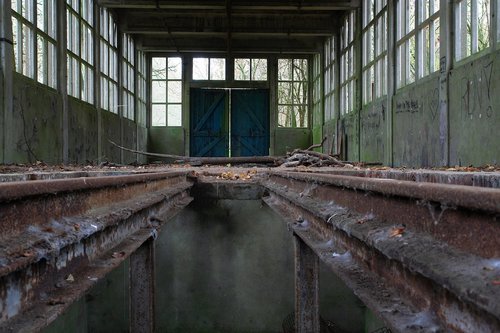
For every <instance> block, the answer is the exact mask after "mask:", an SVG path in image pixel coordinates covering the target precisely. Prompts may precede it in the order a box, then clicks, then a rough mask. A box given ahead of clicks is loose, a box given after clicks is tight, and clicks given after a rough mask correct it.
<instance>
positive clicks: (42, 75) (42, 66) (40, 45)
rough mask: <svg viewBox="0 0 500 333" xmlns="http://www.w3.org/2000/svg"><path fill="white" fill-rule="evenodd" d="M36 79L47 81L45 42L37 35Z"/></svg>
mask: <svg viewBox="0 0 500 333" xmlns="http://www.w3.org/2000/svg"><path fill="white" fill-rule="evenodd" d="M36 56H37V67H38V68H37V80H38V82H40V83H47V77H46V72H47V68H46V64H47V54H46V53H45V42H44V39H43V37H42V36H40V35H37V55H36Z"/></svg>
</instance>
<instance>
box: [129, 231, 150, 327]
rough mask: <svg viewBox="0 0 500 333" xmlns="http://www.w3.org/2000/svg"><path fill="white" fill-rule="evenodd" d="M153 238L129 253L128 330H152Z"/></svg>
mask: <svg viewBox="0 0 500 333" xmlns="http://www.w3.org/2000/svg"><path fill="white" fill-rule="evenodd" d="M154 263H155V255H154V240H153V238H149V239H148V240H147V241H146V242H144V244H142V245H141V247H139V248H138V249H137V250H136V251H135V252H134V253H132V254H131V255H130V268H129V274H130V293H129V297H130V332H132V333H150V332H154V323H155V320H154V290H155V279H154V275H155V269H154Z"/></svg>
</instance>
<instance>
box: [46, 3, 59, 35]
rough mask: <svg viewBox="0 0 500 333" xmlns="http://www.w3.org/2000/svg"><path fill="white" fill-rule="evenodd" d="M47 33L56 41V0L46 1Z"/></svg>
mask: <svg viewBox="0 0 500 333" xmlns="http://www.w3.org/2000/svg"><path fill="white" fill-rule="evenodd" d="M47 1H48V6H47V33H48V34H49V36H50V37H52V38H54V39H56V32H57V30H56V26H57V16H56V14H57V10H56V8H57V7H56V0H47Z"/></svg>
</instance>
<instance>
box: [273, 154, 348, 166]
mask: <svg viewBox="0 0 500 333" xmlns="http://www.w3.org/2000/svg"><path fill="white" fill-rule="evenodd" d="M301 165H302V166H311V167H321V166H332V165H335V166H345V165H346V164H345V163H344V162H342V161H340V160H339V159H337V158H336V157H334V156H331V155H327V154H323V153H319V152H316V151H312V150H301V149H295V150H294V151H292V152H291V153H289V154H288V155H287V157H286V158H285V159H284V160H283V163H282V164H281V166H284V167H289V168H290V167H297V166H301Z"/></svg>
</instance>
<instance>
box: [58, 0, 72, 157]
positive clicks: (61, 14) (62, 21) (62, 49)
mask: <svg viewBox="0 0 500 333" xmlns="http://www.w3.org/2000/svg"><path fill="white" fill-rule="evenodd" d="M66 16H67V13H66V1H65V0H57V91H59V96H60V98H61V104H62V117H61V119H62V120H61V121H62V123H61V129H62V150H63V151H62V158H63V163H64V164H68V163H69V162H70V161H69V104H68V66H67V54H68V53H67V47H68V46H67V34H68V29H67V27H66V25H67V20H66Z"/></svg>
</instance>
